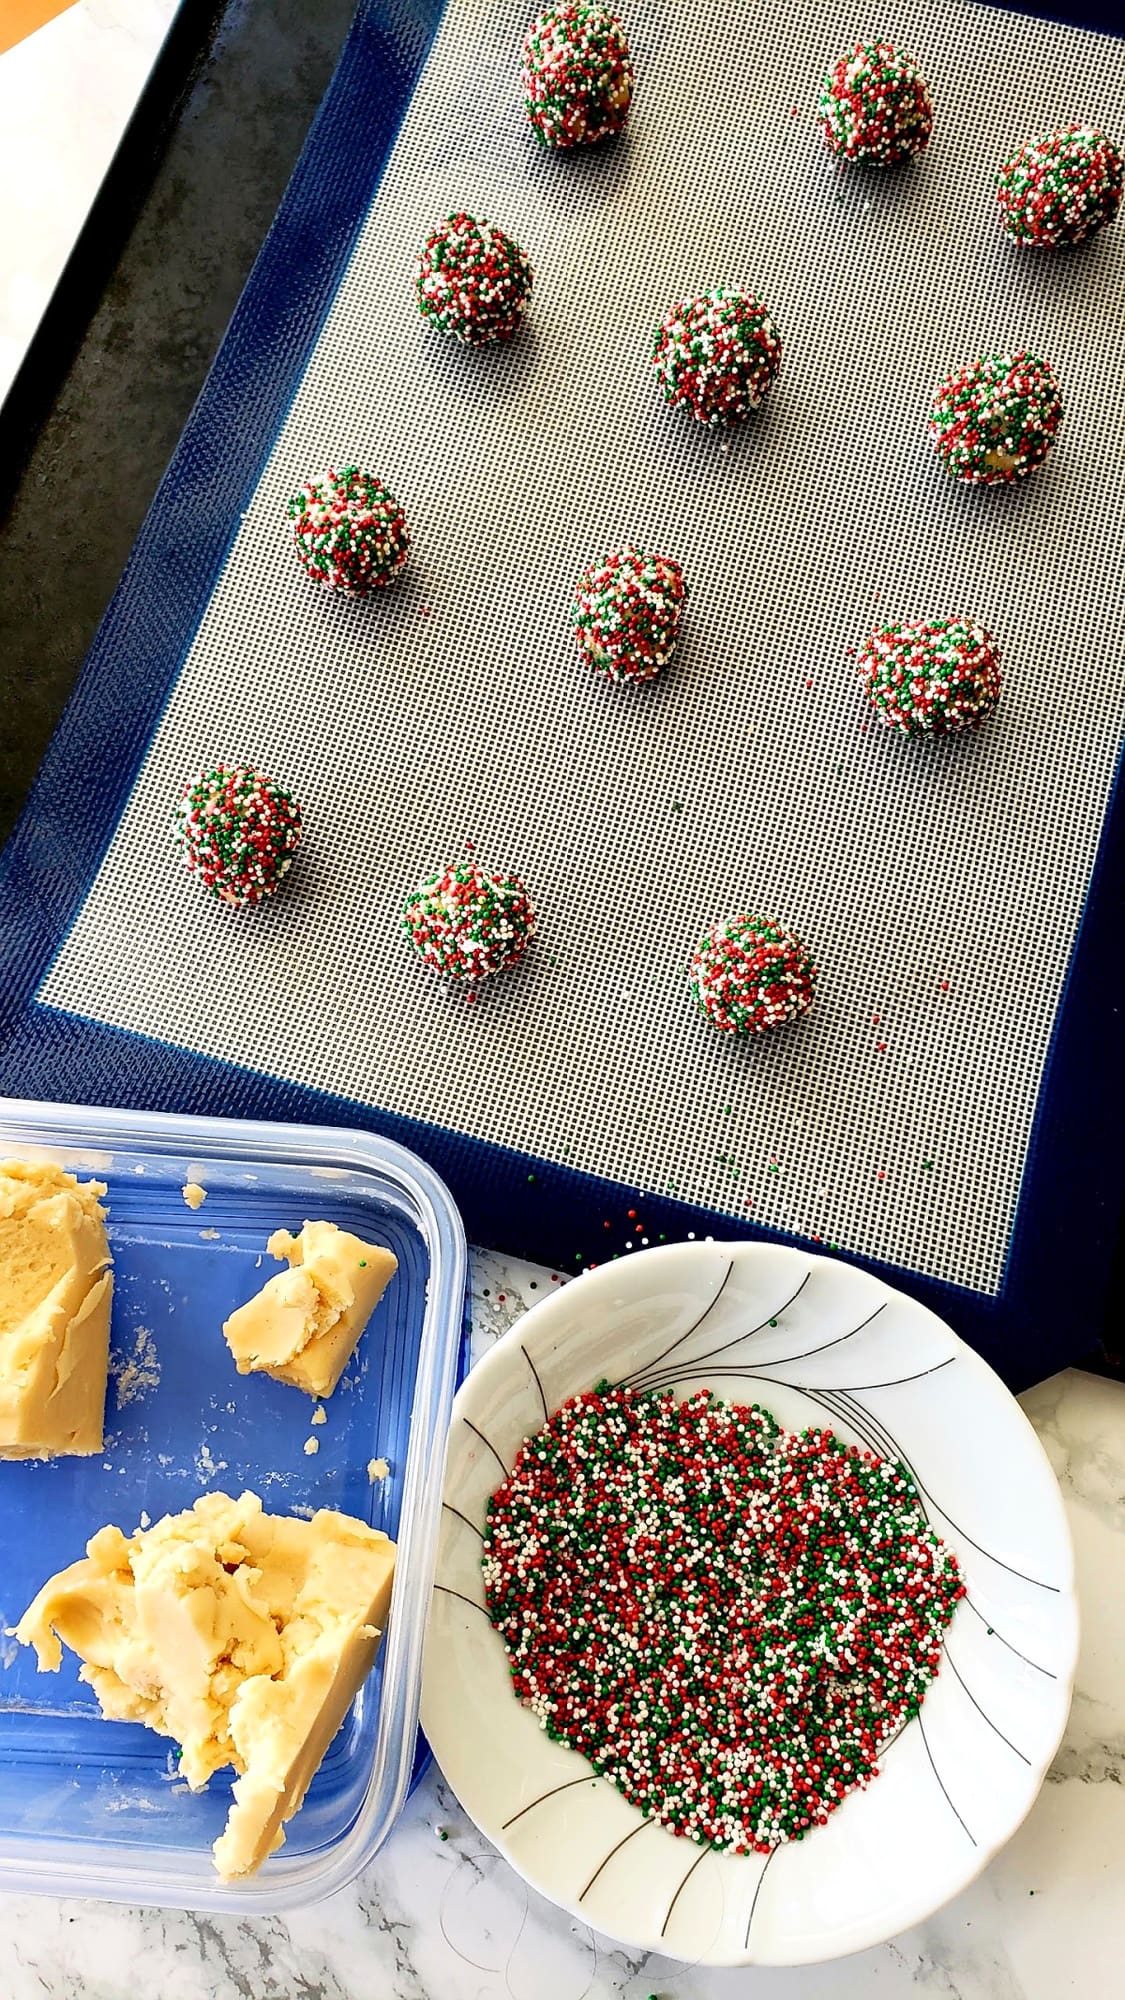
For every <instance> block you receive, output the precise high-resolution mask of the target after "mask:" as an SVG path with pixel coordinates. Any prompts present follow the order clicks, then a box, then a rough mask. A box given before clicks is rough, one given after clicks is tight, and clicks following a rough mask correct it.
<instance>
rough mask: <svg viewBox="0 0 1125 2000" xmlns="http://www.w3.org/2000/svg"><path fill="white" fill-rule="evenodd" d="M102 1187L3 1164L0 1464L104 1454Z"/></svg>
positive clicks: (44, 1169)
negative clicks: (1, 1461)
mask: <svg viewBox="0 0 1125 2000" xmlns="http://www.w3.org/2000/svg"><path fill="white" fill-rule="evenodd" d="M104 1193H105V1187H104V1185H103V1183H102V1182H101V1181H85V1182H80V1181H77V1180H75V1178H74V1175H73V1174H68V1173H66V1172H64V1170H63V1168H62V1167H53V1166H32V1165H25V1164H23V1163H21V1162H20V1161H19V1160H6V1161H4V1162H3V1163H2V1164H0V1458H55V1457H60V1456H62V1455H63V1454H64V1453H70V1452H72V1453H81V1454H87V1453H89V1452H94V1451H100V1450H101V1449H102V1425H103V1422H104V1418H105V1383H106V1370H107V1367H108V1363H109V1312H110V1304H111V1302H112V1298H113V1272H112V1268H111V1263H112V1260H111V1258H110V1254H109V1244H108V1243H107V1242H106V1234H105V1211H104V1210H103V1209H102V1207H101V1206H100V1204H99V1201H98V1196H99V1195H103V1194H104Z"/></svg>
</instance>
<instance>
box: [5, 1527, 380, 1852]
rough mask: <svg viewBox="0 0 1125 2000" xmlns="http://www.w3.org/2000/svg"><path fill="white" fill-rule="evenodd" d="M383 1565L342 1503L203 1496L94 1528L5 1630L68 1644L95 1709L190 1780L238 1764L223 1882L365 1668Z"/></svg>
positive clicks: (46, 1665) (269, 1840)
mask: <svg viewBox="0 0 1125 2000" xmlns="http://www.w3.org/2000/svg"><path fill="white" fill-rule="evenodd" d="M394 1565H395V1545H394V1543H393V1542H392V1541H389V1540H388V1539H387V1537H386V1535H381V1534H380V1533H379V1532H378V1530H377V1529H375V1528H369V1527H367V1526H366V1524H365V1523H364V1522H363V1521H356V1520H353V1519H352V1517H351V1516H350V1515H349V1514H336V1513H333V1512H331V1511H330V1510H329V1509H327V1508H325V1509H322V1510H321V1512H320V1513H318V1514H314V1515H313V1518H312V1520H311V1521H302V1520H291V1519H290V1518H289V1517H288V1516H284V1515H275V1514H266V1513H264V1512H263V1511H262V1503H261V1501H260V1500H259V1499H258V1497H257V1495H256V1494H254V1493H244V1494H243V1495H242V1497H241V1499H238V1500H233V1499H231V1497H230V1495H229V1494H226V1493H207V1494H205V1495H204V1496H203V1498H202V1499H201V1500H197V1501H196V1503H195V1505H194V1507H192V1508H190V1509H189V1510H188V1511H187V1512H185V1513H183V1514H166V1515H165V1516H164V1518H163V1520H160V1521H155V1522H154V1523H153V1525H152V1527H151V1528H148V1529H138V1530H137V1532H136V1533H135V1534H133V1535H129V1536H126V1535H124V1534H123V1533H122V1532H121V1529H120V1528H114V1527H107V1528H99V1530H98V1532H97V1534H96V1535H94V1536H93V1537H92V1539H91V1540H90V1541H89V1542H87V1544H86V1556H85V1559H84V1560H83V1561H82V1562H76V1563H72V1564H71V1565H70V1568H69V1569H64V1570H60V1572H59V1574H58V1575H57V1576H53V1577H51V1579H50V1581H49V1582H48V1583H45V1584H44V1586H43V1588H42V1590H41V1591H40V1592H39V1595H38V1597H37V1598H36V1599H35V1602H34V1603H33V1604H31V1605H30V1606H29V1607H28V1609H27V1610H26V1611H25V1613H24V1615H23V1617H22V1618H21V1619H20V1622H19V1624H18V1625H17V1627H16V1637H17V1639H19V1640H20V1641H21V1642H22V1643H23V1644H24V1645H25V1646H34V1648H35V1651H36V1654H37V1656H38V1660H39V1665H40V1667H41V1668H42V1669H43V1670H44V1671H46V1672H54V1671H55V1670H56V1669H57V1668H58V1666H59V1665H60V1663H61V1660H62V1646H63V1645H67V1646H70V1647H72V1648H73V1650H74V1651H75V1652H76V1653H78V1654H79V1656H80V1657H81V1659H82V1660H83V1662H84V1665H83V1667H82V1669H81V1675H80V1678H81V1679H82V1680H84V1681H87V1682H88V1683H89V1685H90V1686H91V1687H92V1688H93V1690H94V1692H95V1694H96V1695H97V1697H98V1701H99V1702H100V1704H101V1708H102V1713H103V1714H104V1715H107V1716H110V1717H111V1718H112V1719H113V1720H114V1721H120V1722H143V1723H146V1724H147V1725H148V1727H149V1728H150V1729H155V1730H156V1731H157V1732H158V1733H159V1734H160V1735H161V1736H171V1737H173V1738H174V1739H175V1741H176V1742H177V1743H179V1745H180V1746H181V1749H182V1751H183V1758H182V1761H181V1766H180V1769H181V1772H182V1774H183V1776H184V1777H185V1778H186V1780H187V1782H188V1784H189V1785H190V1786H191V1788H192V1790H193V1791H198V1790H199V1789H200V1788H201V1787H202V1786H203V1785H205V1784H206V1783H207V1780H208V1778H209V1777H211V1775H212V1773H213V1772H215V1771H218V1770H221V1769H222V1768H223V1767H224V1766H225V1765H233V1766H234V1769H235V1770H236V1771H237V1772H238V1773H239V1776H238V1777H237V1778H236V1780H235V1784H234V1804H233V1805H232V1807H231V1809H230V1813H229V1815H228V1818H227V1823H226V1827H225V1829H224V1831H223V1832H222V1833H221V1834H220V1836H219V1838H218V1840H217V1841H216V1842H215V1845H214V1849H213V1853H214V1856H215V1866H216V1868H217V1869H218V1871H219V1874H220V1875H221V1876H223V1877H224V1878H229V1877H232V1876H236V1875H250V1874H253V1872H254V1870H255V1869H256V1868H258V1867H260V1866H261V1863H262V1862H263V1861H264V1860H265V1859H266V1856H267V1855H269V1854H271V1853H272V1852H273V1851H274V1850H275V1849H276V1848H278V1847H280V1846H281V1845H282V1843H283V1841H284V1838H285V1835H284V1831H283V1823H284V1822H285V1821H286V1820H289V1819H291V1818H292V1817H293V1814H294V1813H295V1812H296V1811H297V1809H298V1807H299V1806H300V1804H301V1802H302V1800H303V1799H304V1796H305V1793H306V1791H307V1790H308V1787H309V1783H310V1780H311V1779H312V1777H313V1775H314V1773H315V1771H316V1769H317V1766H318V1765H319V1763H320V1760H321V1758H322V1757H323V1756H324V1753H325V1751H326V1750H327V1748H328V1745H329V1744H330V1743H331V1741H332V1738H333V1737H334V1736H335V1734H336V1731H337V1729H338V1728H339V1727H340V1724H341V1722H342V1721H343V1719H344V1716H345V1715H346V1713H347V1710H348V1707H349V1705H350V1703H351V1701H352V1699H353V1697H354V1695H355V1693H356V1691H357V1689H358V1688H359V1687H360V1686H361V1684H362V1683H363V1681H364V1680H365V1679H366V1677H367V1675H368V1674H369V1673H370V1671H371V1667H372V1665H373V1663H374V1660H375V1655H376V1653H377V1651H378V1648H379V1640H380V1638H381V1636H382V1630H383V1626H384V1624H385V1622H386V1616H387V1607H388V1605H389V1603H390V1596H391V1583H392V1581H393V1578H394ZM60 1642H61V1643H60Z"/></svg>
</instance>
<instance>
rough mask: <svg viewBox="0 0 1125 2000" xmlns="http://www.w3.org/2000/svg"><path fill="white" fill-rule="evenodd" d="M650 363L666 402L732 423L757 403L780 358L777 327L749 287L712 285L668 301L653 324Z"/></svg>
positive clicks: (701, 417) (706, 419)
mask: <svg viewBox="0 0 1125 2000" xmlns="http://www.w3.org/2000/svg"><path fill="white" fill-rule="evenodd" d="M652 365H653V367H654V368H655V370H656V379H657V381H658V383H659V384H660V392H661V395H662V396H663V397H664V401H665V402H666V403H670V404H672V405H673V406H674V407H676V408H679V409H685V410H690V411H691V414H692V416H693V417H695V418H696V420H697V422H699V423H701V424H730V423H736V422H737V421H738V420H739V418H741V417H745V416H748V415H749V413H750V411H751V410H756V409H757V408H758V405H759V403H760V402H761V401H762V398H763V396H765V394H766V392H767V390H768V389H769V388H770V385H771V384H772V382H773V380H774V377H775V376H776V374H777V371H778V369H779V368H780V366H781V335H780V334H779V332H778V330H777V328H776V326H775V325H774V322H773V320H772V318H771V317H770V314H769V311H768V309H767V308H766V306H765V305H764V304H763V302H762V300H761V299H760V298H759V297H758V296H757V294H756V293H755V292H749V291H746V290H744V289H743V288H742V287H741V286H738V285H716V286H715V288H714V290H713V291H710V292H701V293H700V294H699V296H698V297H697V298H694V299H680V300H678V301H677V303H676V304H675V305H674V306H670V307H669V308H668V311H667V312H666V313H665V315H664V318H663V319H662V320H661V322H660V325H659V326H658V327H657V329H656V340H655V343H654V346H653V350H652Z"/></svg>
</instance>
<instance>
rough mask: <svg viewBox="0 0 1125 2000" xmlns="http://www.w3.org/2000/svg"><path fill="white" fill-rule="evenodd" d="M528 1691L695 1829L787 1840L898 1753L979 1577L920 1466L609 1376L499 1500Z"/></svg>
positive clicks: (515, 1640) (495, 1518)
mask: <svg viewBox="0 0 1125 2000" xmlns="http://www.w3.org/2000/svg"><path fill="white" fill-rule="evenodd" d="M482 1567H483V1576H484V1588H485V1596H486V1602H487V1606H488V1613H489V1617H490V1618H491V1620H492V1623H493V1625H494V1626H495V1627H496V1630H497V1631H498V1632H499V1633H500V1635H501V1638H502V1639H503V1641H504V1646H505V1650H506V1652H507V1655H508V1661H509V1666H510V1671H511V1675H512V1681H513V1686H514V1691H515V1693H516V1695H517V1697H518V1698H519V1700H520V1701H521V1702H522V1703H523V1704H524V1706H525V1707H527V1708H529V1709H530V1710H531V1712H532V1714H533V1715H534V1716H535V1717H536V1718H537V1720H538V1722H539V1725H540V1727H541V1728H542V1729H543V1730H544V1731H545V1732H546V1733H547V1735H548V1736H550V1737H552V1738H553V1739H554V1740H556V1741H558V1742H561V1743H566V1744H568V1745H569V1746H570V1747H571V1748H572V1749H574V1750H577V1751H578V1752H579V1753H580V1754H581V1755H582V1756H584V1757H586V1758H587V1759H588V1760H589V1762H590V1763H591V1764H592V1766H593V1768H594V1770H595V1771H597V1772H599V1773H600V1774H601V1775H602V1776H603V1777H605V1778H607V1779H608V1780H609V1781H610V1783H611V1784H614V1785H616V1787H617V1789H618V1790H619V1791H620V1792H621V1793H622V1794H623V1795H624V1797H625V1798H626V1799H628V1800H629V1801H630V1802H631V1803H632V1804H633V1805H636V1806H638V1807H639V1808H640V1810H641V1811H642V1812H643V1813H644V1814H645V1815H646V1816H647V1817H648V1818H651V1819H653V1820H656V1821H658V1822H659V1823H660V1824H661V1825H663V1826H665V1827H667V1828H669V1829H670V1830H671V1831H672V1832H673V1833H679V1834H686V1835H687V1836H688V1837H689V1838H690V1839H692V1840H695V1841H698V1842H700V1843H703V1842H709V1843H711V1844H713V1845H714V1846H716V1847H720V1848H730V1849H733V1850H734V1852H735V1853H738V1854H747V1853H750V1852H751V1851H756V1852H758V1853H766V1852H769V1851H770V1849H772V1848H774V1847H776V1846H778V1845H780V1844H781V1843H782V1842H783V1841H788V1840H800V1839H802V1838H803V1837H804V1835H805V1834H806V1833H808V1832H809V1831H810V1830H811V1829H812V1828H814V1827H816V1826H823V1825H824V1824H825V1822H826V1820H827V1818H828V1816H829V1814H830V1813H831V1812H833V1811H834V1810H835V1808H836V1807H837V1806H838V1805H839V1804H840V1803H841V1802H842V1800H843V1799H845V1798H846V1797H847V1796H848V1794H849V1793H850V1792H852V1791H855V1790H856V1789H857V1788H858V1787H862V1786H865V1785H867V1784H868V1783H869V1782H870V1780H871V1779H872V1778H873V1777H875V1776H876V1775H877V1774H878V1760H879V1756H880V1753H881V1751H882V1750H883V1749H884V1747H885V1746H886V1744H887V1743H888V1741H889V1739H890V1738H891V1737H892V1736H893V1735H894V1734H895V1733H896V1732H897V1730H898V1729H899V1728H900V1727H901V1726H902V1725H903V1724H904V1723H905V1722H907V1721H908V1720H909V1719H910V1718H911V1717H912V1716H913V1715H915V1714H916V1713H917V1711H918V1709H919V1707H920V1705H921V1702H922V1700H923V1698H924V1696H925V1694H926V1690H927V1689H928V1687H929V1686H930V1684H931V1682H932V1681H933V1679H934V1677H935V1675H936V1674H937V1672H938V1669H939V1666H940V1664H941V1648H942V1633H943V1631H944V1629H945V1627H946V1626H947V1625H948V1623H949V1621H950V1619H951V1617H952V1615H953V1612H954V1608H955V1606H956V1604H957V1601H958V1599H959V1598H960V1597H961V1596H963V1595H964V1585H963V1583H962V1580H961V1575H960V1571H959V1569H958V1565H957V1562H956V1559H955V1558H954V1556H953V1555H952V1554H951V1553H950V1551H949V1550H948V1549H946V1548H945V1547H944V1546H943V1544H942V1543H941V1542H940V1541H939V1540H938V1538H937V1537H936V1536H935V1535H934V1534H933V1532H932V1531H931V1529H930V1528H929V1526H928V1524H927V1521H926V1516H925V1513H924V1511H923V1508H922V1504H921V1501H920V1498H919V1496H918V1493H917V1491H916V1489H915V1487H914V1485H913V1484H912V1482H911V1480H910V1477H909V1475H908V1474H907V1472H906V1471H905V1469H904V1468H903V1467H902V1466H901V1465H896V1464H892V1463H891V1462H890V1461H889V1460H885V1459H879V1458H876V1457H874V1456H873V1455H872V1454H871V1453H869V1452H866V1451H860V1450H857V1449H856V1448H855V1447H853V1446H848V1445H845V1444H843V1443H842V1442H841V1441H840V1439H839V1438H837V1437H835V1436H834V1435H833V1433H832V1432H831V1431H827V1430H823V1431H817V1430H807V1431H802V1432H800V1433H797V1432H793V1431H785V1430H782V1429H781V1428H780V1427H779V1426H778V1424H777V1423H776V1422H775V1421H774V1419H773V1417H771V1416H770V1415H769V1413H768V1412H767V1411H765V1410H762V1409H760V1408H759V1407H758V1406H757V1405H754V1406H750V1407H741V1406H738V1405H735V1404H732V1403H727V1402H723V1401H720V1400H719V1399H717V1398H714V1397H712V1396H710V1395H709V1394H708V1393H707V1392H706V1391H701V1392H700V1393H698V1394H697V1395H694V1396H691V1397H689V1398H688V1400H687V1401H686V1402H683V1403H677V1402H676V1401H675V1399H674V1397H673V1395H672V1394H671V1393H670V1392H665V1393H653V1392H647V1393H646V1392H640V1391H634V1390H630V1389H626V1388H615V1387H611V1386H610V1385H609V1384H606V1383H603V1384H601V1385H599V1386H598V1387H597V1388H595V1389H593V1390H591V1391H589V1392H588V1393H587V1394H584V1395H580V1396H576V1397H574V1398H572V1400H571V1401H570V1402H567V1403H564V1404H563V1406H562V1408H561V1409H559V1410H558V1411H556V1413H555V1415H554V1416H553V1417H552V1418H551V1420H550V1422H549V1423H547V1424H546V1425H545V1426H544V1427H543V1429H542V1430H541V1431H539V1432H538V1433H537V1434H536V1435H535V1436H534V1437H531V1438H529V1439H528V1440H527V1442H526V1443H525V1444H524V1446H523V1448H522V1449H521V1451H520V1453H519V1456H518V1458H517V1459H516V1463H515V1465H514V1466H513V1468H512V1471H511V1473H510V1474H509V1476H508V1478H507V1479H506V1480H505V1481H504V1483H503V1484H502V1485H501V1486H500V1488H499V1489H498V1491H497V1492H496V1493H495V1494H494V1495H493V1498H492V1500H491V1502H490V1503H489V1510H488V1521H487V1528H486V1534H485V1542H484V1553H483V1558H482Z"/></svg>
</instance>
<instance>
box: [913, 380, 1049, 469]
mask: <svg viewBox="0 0 1125 2000" xmlns="http://www.w3.org/2000/svg"><path fill="white" fill-rule="evenodd" d="M1062 415H1063V406H1062V396H1061V395H1060V393H1059V385H1058V383H1057V381H1056V380H1055V376H1054V372H1053V370H1052V368H1051V365H1050V363H1049V362H1048V361H1041V360H1040V359H1039V358H1038V356H1037V355H1034V354H1029V353H1028V351H1027V349H1026V348H1021V349H1020V351H1019V353H1018V354H982V355H981V356H980V358H979V360H977V361H973V362H971V363H970V364H969V365H968V366H967V367H965V368H958V369H955V371H954V373H953V374H952V375H947V376H946V379H945V381H944V382H942V383H939V385H938V387H937V389H936V390H935V392H934V400H933V403H932V405H931V407H930V440H931V442H932V444H933V447H934V450H935V451H936V452H937V455H938V457H939V458H940V460H941V462H942V464H943V465H944V467H945V469H946V471H947V472H949V473H951V474H952V476H953V478H954V479H960V480H963V481H964V482H965V483H966V484H967V485H970V486H1000V485H1007V484H1009V483H1010V482H1011V481H1012V480H1013V479H1023V478H1024V477H1025V476H1026V474H1027V473H1029V472H1033V471H1034V470H1035V467H1036V466H1037V465H1042V463H1043V460H1044V459H1045V458H1046V456H1047V453H1048V452H1049V451H1050V449H1051V446H1052V444H1053V443H1054V441H1055V435H1056V433H1057V431H1058V428H1059V425H1060V424H1061V422H1062Z"/></svg>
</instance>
